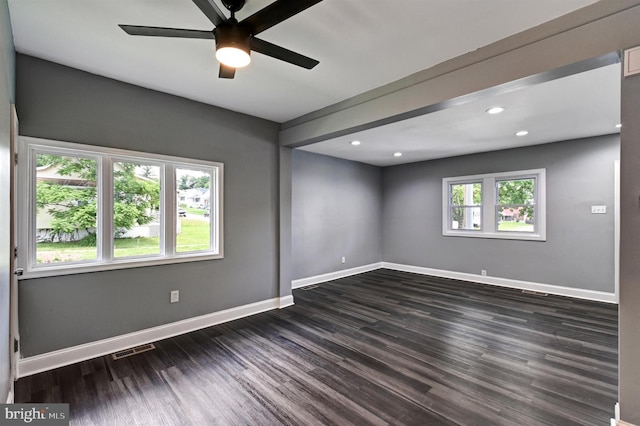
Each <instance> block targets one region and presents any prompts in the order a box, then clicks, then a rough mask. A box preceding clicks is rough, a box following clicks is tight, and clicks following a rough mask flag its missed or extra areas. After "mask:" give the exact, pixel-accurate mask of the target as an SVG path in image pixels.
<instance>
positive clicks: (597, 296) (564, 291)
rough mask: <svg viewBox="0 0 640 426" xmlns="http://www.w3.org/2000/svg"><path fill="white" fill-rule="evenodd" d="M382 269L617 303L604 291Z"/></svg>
mask: <svg viewBox="0 0 640 426" xmlns="http://www.w3.org/2000/svg"><path fill="white" fill-rule="evenodd" d="M382 267H383V268H387V269H393V270H396V271H403V272H413V273H415V274H421V275H433V276H436V277H442V278H452V279H456V280H461V281H471V282H476V283H481V284H489V285H495V286H499V287H509V288H516V289H520V290H531V291H537V292H541V293H549V294H556V295H559V296H568V297H574V298H576V299H586V300H593V301H597V302H606V303H617V298H616V295H615V293H607V292H604V291H595V290H584V289H579V288H571V287H563V286H559V285H552V284H542V283H535V282H530V281H519V280H511V279H508V278H499V277H489V276H483V275H476V274H468V273H465V272H454V271H447V270H443V269H432V268H424V267H421V266H411V265H402V264H399V263H391V262H382Z"/></svg>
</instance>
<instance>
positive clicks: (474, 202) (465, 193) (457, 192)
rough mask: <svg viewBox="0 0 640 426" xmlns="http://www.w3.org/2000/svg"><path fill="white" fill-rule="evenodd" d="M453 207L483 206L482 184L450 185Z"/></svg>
mask: <svg viewBox="0 0 640 426" xmlns="http://www.w3.org/2000/svg"><path fill="white" fill-rule="evenodd" d="M450 194H451V205H453V206H479V205H481V204H482V183H480V182H473V183H456V184H453V185H450Z"/></svg>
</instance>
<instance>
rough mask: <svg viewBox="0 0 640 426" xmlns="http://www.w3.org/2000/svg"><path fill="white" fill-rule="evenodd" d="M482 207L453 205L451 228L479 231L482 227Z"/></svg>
mask: <svg viewBox="0 0 640 426" xmlns="http://www.w3.org/2000/svg"><path fill="white" fill-rule="evenodd" d="M481 210H482V209H481V207H452V208H451V229H464V230H467V231H479V230H480V229H482V213H481Z"/></svg>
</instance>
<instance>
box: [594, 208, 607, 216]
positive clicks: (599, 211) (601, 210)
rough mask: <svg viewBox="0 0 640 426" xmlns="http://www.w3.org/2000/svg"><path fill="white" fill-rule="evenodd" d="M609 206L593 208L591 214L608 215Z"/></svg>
mask: <svg viewBox="0 0 640 426" xmlns="http://www.w3.org/2000/svg"><path fill="white" fill-rule="evenodd" d="M606 213H607V206H591V214H606Z"/></svg>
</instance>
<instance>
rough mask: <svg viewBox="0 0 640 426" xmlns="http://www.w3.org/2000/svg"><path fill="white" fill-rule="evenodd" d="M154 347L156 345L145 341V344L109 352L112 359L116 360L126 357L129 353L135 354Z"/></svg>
mask: <svg viewBox="0 0 640 426" xmlns="http://www.w3.org/2000/svg"><path fill="white" fill-rule="evenodd" d="M155 348H156V347H155V346H154V345H153V343H147V344H146V345H142V346H136V347H135V348H130V349H125V350H123V351H119V352H116V353H113V354H111V356H112V357H113V359H116V360H117V359H122V358H126V357H128V356H131V355H136V354H139V353H142V352H147V351H152V350H154V349H155Z"/></svg>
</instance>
